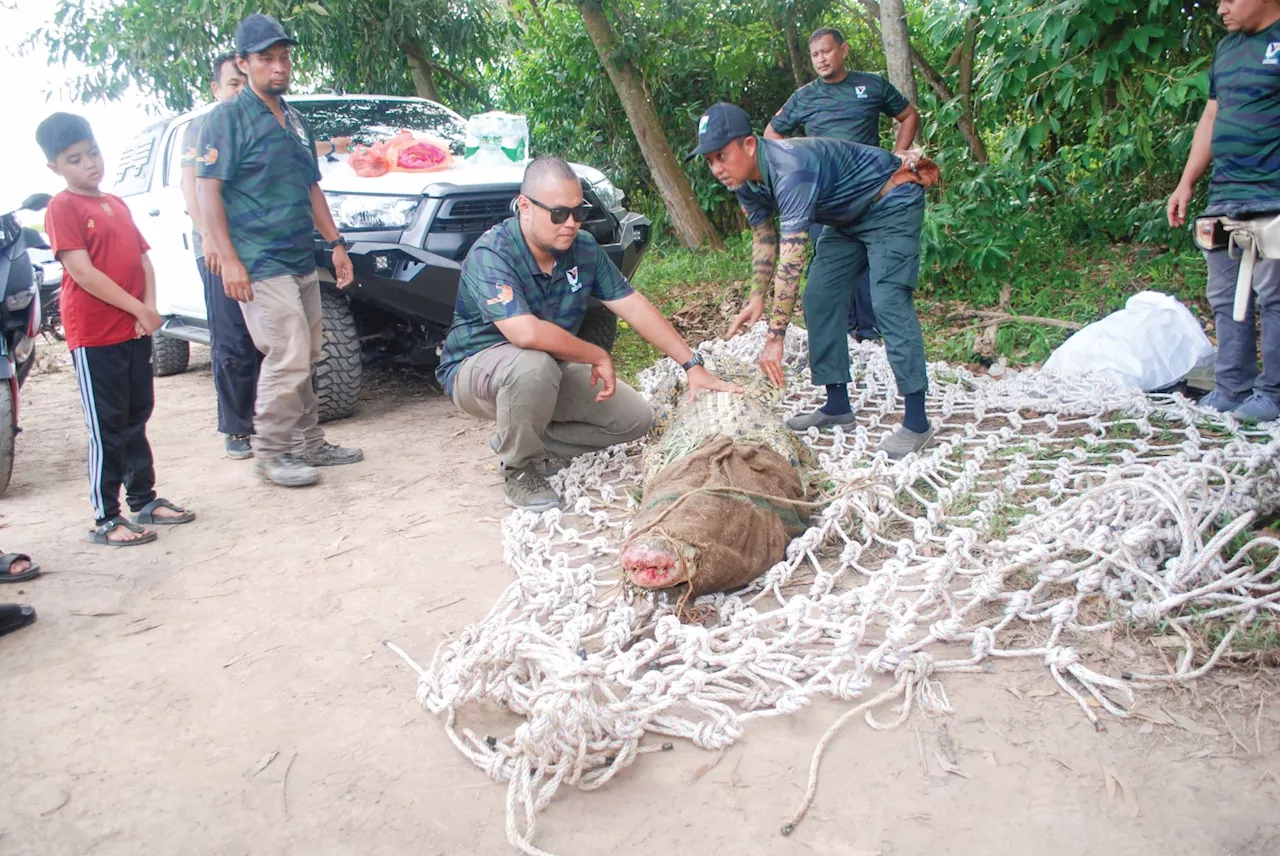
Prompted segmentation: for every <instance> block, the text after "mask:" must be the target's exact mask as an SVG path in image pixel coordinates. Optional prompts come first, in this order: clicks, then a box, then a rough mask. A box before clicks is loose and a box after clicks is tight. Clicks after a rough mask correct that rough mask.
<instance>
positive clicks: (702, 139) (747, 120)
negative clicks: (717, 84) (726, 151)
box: [685, 101, 753, 161]
mask: <svg viewBox="0 0 1280 856" xmlns="http://www.w3.org/2000/svg"><path fill="white" fill-rule="evenodd" d="M752 133H753V132H752V130H751V117H750V116H748V115H747V111H746V110H743V109H742V108H741V107H739V106H737V105H736V104H730V103H728V102H726V101H717V102H716V103H715V104H712V105H711V106H710V107H708V108H707V112H705V113H703V114H702V117H701V118H700V119H698V147H697V148H696V149H694V150H693V151H691V152H689V154H687V155H685V160H686V161H690V160H693V159H694V158H696V157H697V156H698V155H709V154H711V153H712V152H716V151H719V150H720V149H722V148H724V147H725V146H727V145H729V143H732V142H733V141H734V140H736V139H739V138H740V137H749V136H751V134H752Z"/></svg>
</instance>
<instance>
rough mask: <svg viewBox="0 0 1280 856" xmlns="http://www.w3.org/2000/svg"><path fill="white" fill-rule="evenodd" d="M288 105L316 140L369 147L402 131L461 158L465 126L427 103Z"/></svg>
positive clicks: (344, 100) (298, 102)
mask: <svg viewBox="0 0 1280 856" xmlns="http://www.w3.org/2000/svg"><path fill="white" fill-rule="evenodd" d="M289 104H290V105H291V106H293V107H295V108H297V110H298V112H299V113H301V114H302V115H303V116H305V117H306V118H307V121H308V122H310V123H311V127H312V128H313V129H314V130H315V134H316V139H320V140H331V139H333V138H334V137H350V138H351V142H352V144H353V145H354V144H356V143H361V144H363V145H366V146H369V145H373V144H374V143H376V142H378V141H379V140H386V139H389V138H391V137H393V136H395V135H396V134H398V133H399V132H400V131H401V130H402V129H407V130H409V131H413V132H414V133H416V134H426V135H430V136H433V137H437V138H438V139H440V140H443V141H444V142H446V143H448V144H449V148H450V149H451V150H452V151H453V153H454V154H455V155H459V156H460V155H462V153H463V143H464V142H465V140H466V131H467V129H466V125H465V124H464V123H463V122H461V121H459V120H458V117H457V116H455V115H453V114H452V113H450V112H449V111H448V110H445V109H444V108H443V107H441V106H439V105H438V104H433V103H431V102H430V101H390V100H384V99H381V98H342V99H337V100H325V101H308V100H306V99H305V98H290V99H289Z"/></svg>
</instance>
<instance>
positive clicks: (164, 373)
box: [151, 336, 191, 377]
mask: <svg viewBox="0 0 1280 856" xmlns="http://www.w3.org/2000/svg"><path fill="white" fill-rule="evenodd" d="M190 362H191V343H190V342H188V341H187V340H186V339H174V338H173V337H171V336H152V337H151V371H152V373H153V374H154V375H155V376H156V377H168V376H169V375H176V374H182V373H183V372H185V371H186V370H187V364H188V363H190Z"/></svg>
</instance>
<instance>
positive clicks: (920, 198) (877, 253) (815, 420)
mask: <svg viewBox="0 0 1280 856" xmlns="http://www.w3.org/2000/svg"><path fill="white" fill-rule="evenodd" d="M697 155H703V156H704V157H705V158H706V160H707V165H708V167H710V169H711V172H712V173H713V174H714V175H715V177H716V178H718V179H719V180H720V181H721V183H723V184H724V185H725V186H726V187H728V188H729V189H730V190H732V191H734V193H735V194H736V195H737V197H738V202H739V204H740V205H741V206H742V209H743V211H744V212H745V213H746V215H747V222H748V223H750V224H751V256H752V267H753V271H754V285H753V287H752V290H751V296H750V297H749V298H748V300H747V305H746V307H745V308H744V309H743V310H742V312H741V313H739V315H738V317H737V318H736V319H735V321H734V323H733V326H732V327H731V328H730V329H729V333H728V336H729V337H732V336H735V335H737V334H738V332H739V331H741V330H743V329H745V328H747V327H750V326H752V325H754V324H755V323H756V322H757V321H759V320H760V317H761V316H762V315H763V314H764V301H765V296H766V294H767V293H768V292H769V291H770V290H772V292H773V311H772V313H771V315H770V317H769V339H768V342H767V343H766V344H765V346H764V352H763V353H762V354H761V357H760V366H761V368H763V369H764V371H765V374H767V375H768V376H769V378H770V379H771V380H772V381H773V382H774V383H775V384H776V385H777V386H782V385H783V384H784V383H785V378H784V376H783V373H782V341H783V338H784V337H785V335H786V332H787V326H788V324H789V323H790V319H791V311H792V308H793V307H794V305H795V300H796V295H797V293H798V292H799V289H800V277H801V275H802V274H803V272H804V263H805V258H806V256H807V255H808V251H809V227H810V226H812V225H813V224H814V223H820V224H821V225H823V226H828V227H830V230H829V234H824V236H823V238H822V242H821V243H820V244H818V251H817V254H816V255H815V257H814V259H813V266H812V267H811V268H810V270H809V278H808V283H807V285H806V287H805V291H804V320H805V326H806V328H807V329H808V332H809V372H810V375H811V377H812V379H813V383H814V384H815V385H816V386H825V387H826V390H827V401H826V403H825V404H824V405H823V406H822V407H821V408H820V409H818V410H814V411H812V412H811V413H805V414H801V415H798V416H793V417H792V418H790V419H788V420H787V425H788V426H790V427H791V428H792V429H793V430H795V431H807V430H808V429H810V428H821V427H823V426H826V425H852V424H853V423H854V422H855V421H856V418H855V416H854V414H853V412H852V409H851V407H850V403H849V381H850V380H851V375H850V371H849V369H850V366H849V349H848V337H847V333H846V326H845V324H846V319H847V318H848V315H849V303H850V301H851V300H852V298H853V295H852V289H850V288H849V285H848V284H849V282H850V281H852V280H853V279H854V277H856V276H858V275H860V274H861V273H862V270H863V268H870V270H871V298H872V300H873V301H874V303H875V311H876V318H877V320H878V322H879V324H880V332H881V333H882V334H883V336H884V343H885V353H886V356H888V358H889V364H890V365H891V366H892V367H893V374H894V378H895V380H896V381H897V385H898V392H899V393H900V394H901V395H902V396H903V398H904V400H905V403H906V413H905V415H904V417H903V421H902V425H900V426H899V427H898V429H897V430H896V431H895V432H894V433H892V434H890V435H888V436H886V437H885V438H884V439H883V440H882V441H881V442H880V449H881V450H882V451H884V452H886V453H887V454H888V455H889V457H890V458H894V459H898V458H902V457H904V456H906V455H907V454H909V453H911V452H918V451H920V449H921V448H923V447H924V445H925V444H926V443H927V442H928V441H929V438H930V437H932V436H933V428H932V426H931V425H930V424H929V420H928V417H926V416H925V409H924V397H925V392H926V390H927V389H928V385H929V384H928V379H927V377H926V376H925V357H924V336H923V334H922V333H921V331H920V319H919V318H918V317H917V316H916V311H915V303H914V292H915V287H916V280H917V279H918V277H919V274H920V228H921V226H922V224H923V222H924V188H923V187H921V186H920V184H919V183H917V182H916V179H915V178H909V179H908V180H907V183H904V184H895V181H894V175H895V173H897V172H898V170H899V167H900V166H901V165H902V159H901V158H900V157H898V156H897V155H894V154H891V153H889V152H887V151H885V150H884V149H881V148H876V147H872V146H864V145H860V144H858V143H849V142H845V141H843V140H832V139H828V138H805V139H796V140H767V139H763V140H762V139H760V138H758V137H756V136H755V135H753V134H752V132H751V120H750V118H749V117H748V116H747V114H746V113H745V112H744V111H743V110H742V109H741V108H739V107H736V106H734V105H733V104H726V103H723V102H721V103H719V104H715V105H713V106H712V107H711V108H710V109H709V110H708V111H707V112H706V113H705V114H703V116H702V117H701V119H700V120H699V122H698V146H697V148H695V149H694V150H693V151H692V152H690V153H689V156H688V158H690V159H691V158H693V157H695V156H697ZM775 219H776V220H777V221H779V225H777V226H775V225H774V221H775ZM779 231H781V239H779Z"/></svg>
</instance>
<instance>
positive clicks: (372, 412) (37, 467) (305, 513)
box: [0, 347, 1280, 856]
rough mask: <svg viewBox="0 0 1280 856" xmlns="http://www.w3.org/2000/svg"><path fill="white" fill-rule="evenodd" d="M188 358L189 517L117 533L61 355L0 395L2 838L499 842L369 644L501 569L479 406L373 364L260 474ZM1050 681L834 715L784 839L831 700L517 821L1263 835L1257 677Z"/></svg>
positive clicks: (1136, 849) (652, 829) (483, 584)
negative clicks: (845, 723)
mask: <svg viewBox="0 0 1280 856" xmlns="http://www.w3.org/2000/svg"><path fill="white" fill-rule="evenodd" d="M46 350H50V349H49V348H47V347H46ZM193 356H194V357H195V360H194V362H195V363H196V365H195V366H194V367H193V369H192V370H191V371H189V372H188V373H186V374H185V375H181V376H178V377H171V378H162V379H158V380H157V382H156V386H157V398H158V405H157V412H156V414H155V416H154V418H153V419H152V422H151V430H150V435H151V440H152V445H153V448H154V449H155V453H156V458H157V462H158V471H159V479H160V485H159V488H160V490H161V492H162V495H163V496H166V497H168V498H170V499H173V500H175V501H178V502H183V503H190V505H191V507H193V508H195V509H196V510H197V511H198V513H199V515H200V516H199V519H198V520H197V521H196V522H195V523H193V524H190V525H187V526H181V527H176V528H173V529H164V530H162V531H161V539H160V540H159V541H158V542H156V543H154V544H151V545H148V546H143V547H141V548H130V549H121V550H108V549H106V548H103V547H98V546H94V545H92V544H90V543H88V541H87V540H86V539H85V533H86V531H87V529H88V528H89V526H90V525H91V520H90V510H89V505H88V501H87V498H86V484H85V479H84V475H83V474H84V466H85V465H84V458H85V437H86V433H85V429H84V426H83V423H82V421H81V416H80V411H79V404H78V397H77V391H76V386H75V379H74V376H73V375H72V374H71V372H70V370H69V368H64V369H63V370H62V371H56V372H53V373H46V374H39V375H35V376H33V377H32V378H31V380H30V381H29V382H28V384H27V385H26V387H25V388H24V390H23V400H22V406H23V414H24V417H23V425H24V427H25V432H24V433H23V434H22V435H21V436H20V437H19V447H18V455H17V465H16V471H15V476H14V483H13V485H12V487H11V488H10V490H9V492H8V493H7V494H6V495H5V496H4V497H3V499H0V547H3V548H4V549H5V550H21V551H24V552H28V553H31V554H32V555H33V556H34V557H35V559H36V560H37V561H38V562H40V563H41V565H42V566H43V568H44V575H43V576H41V577H40V578H38V579H37V580H34V581H32V582H30V583H26V584H23V585H20V586H6V587H4V588H2V589H0V599H3V600H16V601H20V602H24V603H32V604H34V605H35V606H36V608H37V609H38V611H39V614H40V620H39V621H38V622H37V623H36V624H35V625H34V626H32V627H30V628H27V629H25V630H22V631H19V632H18V633H15V634H12V635H9V636H5V637H3V638H0V719H2V721H3V726H0V757H3V758H4V775H3V776H2V777H0V805H2V806H3V810H0V853H3V854H40V856H62V854H83V853H93V854H140V853H159V854H168V853H182V854H300V855H301V854H306V856H324V854H362V856H372V854H402V853H403V854H408V853H413V854H425V856H435V855H436V854H441V856H443V854H472V853H474V854H504V853H511V852H515V851H513V850H512V849H511V848H510V847H509V846H508V845H507V843H506V840H505V834H504V824H505V814H504V801H505V787H504V786H502V785H499V784H496V783H494V782H492V781H490V780H488V779H487V778H486V777H485V776H484V775H483V773H481V772H480V771H479V770H477V769H475V768H474V767H472V766H471V765H470V764H469V762H467V761H466V760H464V759H463V758H462V757H461V756H460V755H459V754H458V753H457V752H456V751H455V750H454V748H453V747H452V745H451V744H450V743H449V742H448V740H447V739H446V737H445V735H444V732H443V729H442V728H441V723H440V722H438V721H437V720H435V719H434V718H433V717H432V716H430V715H429V714H428V713H427V712H426V711H425V710H423V709H422V708H421V707H420V706H419V705H418V703H417V702H416V700H415V698H414V691H415V683H414V676H413V674H412V673H411V671H410V670H409V669H408V668H407V667H406V666H405V665H404V664H403V663H402V662H401V661H400V660H399V659H398V658H397V657H396V656H395V655H393V654H392V653H391V652H389V651H388V650H386V649H385V648H384V647H383V646H382V645H381V644H380V643H381V641H382V640H384V639H392V640H395V641H396V642H398V643H399V644H401V645H403V646H404V647H405V648H406V649H407V650H408V651H409V652H410V653H411V654H413V655H414V656H416V657H418V658H420V660H421V661H426V660H429V658H430V654H431V652H432V650H433V649H434V647H435V645H436V643H437V642H438V641H439V640H440V639H441V638H442V636H443V635H444V634H445V633H448V632H450V631H454V630H457V629H459V628H461V627H463V626H464V625H465V624H467V623H468V622H469V621H472V620H474V619H476V618H478V617H480V616H481V615H483V613H484V612H485V611H486V610H487V609H488V607H489V605H490V604H491V603H492V601H493V599H494V597H495V596H496V595H497V594H498V592H499V591H500V590H501V589H502V588H503V586H504V585H505V584H506V583H507V582H508V580H509V579H510V572H509V570H508V569H507V568H506V567H505V566H504V565H503V564H502V561H501V559H502V544H501V538H500V530H499V519H500V518H501V517H502V516H503V515H504V514H505V506H503V505H502V495H501V488H500V485H499V481H498V478H497V475H496V473H495V471H494V469H493V466H492V461H491V456H490V454H489V453H488V450H487V449H486V448H485V441H486V439H487V436H488V434H487V432H486V431H485V429H484V427H483V426H481V425H479V424H478V423H475V422H473V421H471V420H469V419H467V418H466V417H463V416H460V415H456V414H455V413H454V411H453V409H452V407H451V406H450V405H449V403H448V402H447V401H446V400H444V399H443V398H442V397H440V396H439V395H438V394H436V393H433V392H431V391H430V390H429V389H427V388H426V385H425V384H412V383H405V382H404V381H403V379H398V378H393V377H389V376H387V375H385V374H383V375H382V376H381V377H379V378H377V380H378V381H379V382H377V383H375V384H372V389H371V392H370V394H369V396H368V397H367V400H365V401H364V402H363V403H362V406H361V410H360V412H359V415H358V416H357V417H355V418H352V419H349V420H345V421H342V422H339V423H332V424H330V425H329V426H328V431H329V434H330V438H331V439H333V440H335V441H337V442H342V443H347V444H358V445H360V446H362V447H363V448H364V450H365V454H366V456H367V459H366V461H365V462H364V463H362V464H359V465H356V466H352V467H345V468H340V469H333V470H328V471H326V473H325V480H324V482H323V483H322V485H321V486H318V487H315V488H311V489H306V490H298V491H287V490H284V489H279V488H272V487H268V486H265V485H263V484H261V483H259V482H257V481H256V480H255V479H254V478H253V477H252V474H251V471H250V470H251V463H250V462H240V461H232V460H229V459H227V458H225V457H224V456H223V454H222V447H221V438H220V436H219V435H218V434H217V433H216V431H215V424H214V394H213V387H212V382H211V376H210V374H209V370H208V363H207V356H206V355H205V352H204V351H203V349H196V354H194V355H193ZM46 361H48V360H47V359H46ZM1054 687H1055V685H1054V684H1053V682H1052V680H1051V679H1050V677H1049V676H1048V673H1047V672H1046V671H1044V670H1043V669H1038V668H1035V667H1034V666H1027V667H1025V668H1021V669H1020V668H1018V667H1016V666H1015V667H1005V666H1003V665H1002V666H1001V667H999V668H998V669H996V670H994V671H993V672H992V673H991V674H986V675H979V676H966V677H964V678H957V679H951V680H949V682H948V690H949V693H950V697H951V701H952V703H953V705H954V707H955V711H956V713H955V714H954V715H953V716H949V717H944V718H935V719H923V718H920V717H916V718H915V719H913V720H912V721H911V722H909V723H908V725H907V726H906V727H904V728H903V729H901V730H898V731H896V732H889V733H878V732H874V731H872V730H871V729H869V728H867V727H866V726H865V725H864V724H862V723H860V722H857V723H853V724H851V725H850V726H849V727H848V728H847V729H846V731H845V732H844V733H843V734H842V735H841V736H840V737H839V738H838V739H837V741H836V742H835V744H834V746H833V748H832V750H831V751H830V752H829V753H828V755H827V759H826V763H825V765H824V768H823V777H822V784H821V788H820V790H819V794H818V798H817V801H816V802H815V804H814V807H813V809H812V810H811V812H810V815H809V817H808V819H807V820H806V821H805V822H804V824H802V826H801V827H800V829H799V830H798V831H797V832H796V834H795V835H793V836H791V837H790V838H782V837H781V836H780V835H779V832H778V830H779V826H780V824H781V823H782V822H783V821H784V820H785V819H786V817H787V816H789V815H790V813H791V812H792V810H793V809H794V807H795V805H796V803H797V801H798V800H799V798H800V796H801V794H802V793H803V789H804V785H805V781H806V776H807V770H808V763H809V756H810V752H811V751H812V748H813V744H814V742H815V741H816V740H817V738H818V737H819V736H820V735H821V733H822V731H823V730H824V729H825V728H826V726H827V725H828V724H829V723H830V722H831V721H832V720H833V719H834V718H835V716H837V715H838V714H839V712H840V710H841V708H839V707H838V706H836V705H831V704H821V705H818V706H816V707H815V708H813V709H811V710H808V711H806V712H804V713H802V714H800V715H798V716H795V717H793V718H791V719H788V720H785V721H774V722H771V723H768V724H762V725H758V726H753V727H752V728H750V729H749V730H748V732H747V734H746V736H745V738H744V739H743V740H742V741H741V742H740V743H739V744H738V745H737V746H735V747H733V748H732V749H731V750H729V751H727V752H725V753H724V754H723V756H721V757H719V758H718V761H717V756H715V755H712V754H709V753H706V752H703V751H701V750H698V749H696V748H694V747H693V746H691V745H688V744H683V743H680V744H677V746H676V749H675V751H673V752H669V753H660V754H657V755H648V756H644V757H643V758H642V759H641V760H640V761H639V762H638V763H637V764H636V765H635V766H633V767H631V768H630V769H629V770H628V771H626V772H625V773H624V774H623V775H622V776H620V777H619V778H618V779H615V780H614V781H613V782H612V783H611V784H610V785H609V786H607V787H606V788H604V789H603V790H602V791H598V792H594V793H580V792H576V791H562V792H561V795H560V796H559V797H557V799H556V800H555V801H554V802H553V803H552V805H551V806H550V807H549V809H548V810H547V811H546V812H545V813H543V815H542V816H541V819H540V823H539V830H538V835H537V838H536V842H537V843H538V844H539V845H540V846H542V847H544V848H546V849H548V850H550V851H552V852H555V853H557V854H559V856H575V854H576V855H577V856H586V855H587V854H597V853H604V852H609V851H610V850H612V851H613V852H616V853H619V854H640V853H650V852H653V853H669V854H684V853H690V854H694V853H698V854H701V853H706V852H708V851H710V850H712V849H713V848H715V849H718V850H719V851H720V852H723V853H726V854H728V853H732V854H791V853H795V854H822V855H823V856H872V854H890V853H897V854H923V853H931V854H979V853H981V854H1028V853H1035V854H1037V856H1058V854H1096V853H1101V852H1122V853H1134V854H1146V853H1160V854H1162V856H1177V854H1188V856H1190V854H1196V856H1203V854H1212V856H1246V854H1249V855H1250V856H1264V854H1267V856H1269V855H1270V854H1275V853H1280V825H1278V824H1277V822H1276V810H1275V805H1276V802H1277V800H1278V799H1280V754H1277V748H1278V744H1280V738H1278V737H1277V722H1278V720H1280V698H1275V697H1274V696H1271V695H1268V693H1269V692H1274V689H1273V683H1272V676H1270V675H1267V674H1265V673H1264V674H1257V675H1254V674H1244V673H1238V672H1237V673H1225V674H1224V675H1222V676H1220V677H1218V678H1216V679H1215V680H1213V681H1212V682H1206V683H1202V684H1201V685H1200V686H1199V687H1197V688H1196V689H1195V690H1194V691H1192V692H1184V693H1182V694H1180V695H1169V696H1165V697H1162V698H1159V699H1152V700H1151V701H1152V703H1153V704H1158V705H1160V706H1162V707H1163V708H1164V709H1165V710H1167V711H1169V712H1170V713H1173V714H1177V715H1180V716H1185V717H1187V718H1186V719H1177V720H1176V722H1177V723H1180V724H1174V725H1157V724H1153V723H1151V722H1147V721H1144V720H1141V719H1137V720H1134V721H1131V722H1118V721H1115V720H1109V724H1108V729H1107V731H1106V732H1105V733H1101V734H1100V733H1096V732H1095V731H1094V730H1093V728H1092V726H1090V725H1089V723H1088V721H1087V720H1086V719H1085V718H1084V717H1083V716H1082V715H1081V713H1080V711H1079V709H1078V708H1076V707H1075V705H1074V703H1073V702H1071V701H1070V700H1069V699H1067V698H1065V697H1064V696H1062V695H1061V694H1060V693H1053V692H1052V690H1053V689H1054ZM1015 691H1016V692H1015ZM948 749H949V750H950V752H948ZM948 757H951V758H954V765H955V766H954V769H956V770H958V772H946V771H945V769H944V766H947V765H950V764H951V761H949V760H947V759H948ZM268 759H270V763H265V762H266V761H267V760H268ZM940 759H942V760H941V761H940ZM942 761H946V764H945V765H944V763H942ZM712 762H716V763H715V764H714V766H711V765H712ZM264 763H265V766H263V764H264ZM1108 774H1110V775H1111V776H1112V786H1111V787H1110V788H1108V785H1107V776H1108ZM1117 782H1118V784H1117ZM1109 790H1110V791H1113V793H1112V794H1110V795H1109V793H1108V791H1109Z"/></svg>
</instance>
